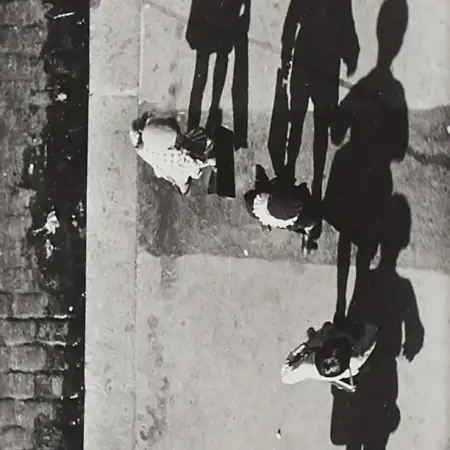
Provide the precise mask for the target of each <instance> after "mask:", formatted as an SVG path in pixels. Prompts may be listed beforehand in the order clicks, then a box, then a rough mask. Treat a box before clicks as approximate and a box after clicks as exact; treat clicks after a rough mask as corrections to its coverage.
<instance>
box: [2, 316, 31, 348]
mask: <svg viewBox="0 0 450 450" xmlns="http://www.w3.org/2000/svg"><path fill="white" fill-rule="evenodd" d="M35 336H36V323H35V322H34V321H31V320H30V321H29V320H26V321H23V320H21V321H17V320H0V340H1V341H2V342H3V343H5V344H6V345H17V344H26V343H30V342H33V341H34V338H35Z"/></svg>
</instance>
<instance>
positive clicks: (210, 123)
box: [206, 53, 228, 133]
mask: <svg viewBox="0 0 450 450" xmlns="http://www.w3.org/2000/svg"><path fill="white" fill-rule="evenodd" d="M227 71H228V53H218V54H217V56H216V63H215V65H214V76H213V88H212V97H211V107H210V108H209V115H208V120H207V122H206V132H207V133H211V132H212V131H213V128H214V125H215V119H216V118H217V115H218V111H219V107H220V100H221V98H222V94H223V88H224V86H225V79H226V77H227Z"/></svg>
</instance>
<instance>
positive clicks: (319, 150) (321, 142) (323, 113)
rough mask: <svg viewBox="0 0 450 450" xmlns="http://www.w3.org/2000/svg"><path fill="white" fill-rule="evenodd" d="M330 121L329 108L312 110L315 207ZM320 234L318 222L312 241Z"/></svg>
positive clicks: (318, 199) (318, 202)
mask: <svg viewBox="0 0 450 450" xmlns="http://www.w3.org/2000/svg"><path fill="white" fill-rule="evenodd" d="M330 120H331V108H328V107H320V106H319V107H315V108H314V143H313V165H314V174H313V181H312V192H311V193H312V199H313V203H314V204H315V205H316V207H318V208H320V205H321V204H322V185H323V173H324V171H325V162H326V158H327V151H328V128H329V126H330ZM321 234H322V221H321V220H320V221H319V222H318V223H317V225H316V226H315V227H314V230H313V231H312V233H311V237H312V238H313V239H318V238H319V237H320V235H321Z"/></svg>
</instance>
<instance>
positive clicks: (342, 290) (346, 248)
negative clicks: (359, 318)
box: [335, 232, 378, 322]
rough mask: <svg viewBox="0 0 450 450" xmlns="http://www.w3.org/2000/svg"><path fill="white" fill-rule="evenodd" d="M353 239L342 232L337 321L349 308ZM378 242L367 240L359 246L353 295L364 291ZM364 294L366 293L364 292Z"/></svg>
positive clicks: (338, 259) (338, 274)
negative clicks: (348, 294)
mask: <svg viewBox="0 0 450 450" xmlns="http://www.w3.org/2000/svg"><path fill="white" fill-rule="evenodd" d="M351 246H352V241H351V239H350V236H349V235H348V234H346V233H345V232H344V233H340V234H339V242H338V254H337V304H336V314H335V322H340V321H342V320H343V319H344V318H345V313H346V309H347V284H348V275H349V271H350V258H351ZM377 248H378V246H377V244H376V242H370V243H369V242H367V243H364V244H360V245H359V246H358V251H357V254H356V277H355V286H354V290H353V297H355V298H357V296H358V295H360V294H361V292H362V293H364V289H365V287H366V283H367V279H368V275H369V272H370V263H371V262H372V259H373V258H374V257H375V254H376V252H377ZM363 295H364V294H363Z"/></svg>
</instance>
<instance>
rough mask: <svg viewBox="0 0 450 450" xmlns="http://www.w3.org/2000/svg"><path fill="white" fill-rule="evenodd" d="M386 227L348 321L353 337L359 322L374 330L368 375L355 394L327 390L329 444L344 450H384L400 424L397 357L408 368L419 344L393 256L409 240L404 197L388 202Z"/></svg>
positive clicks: (410, 301)
mask: <svg viewBox="0 0 450 450" xmlns="http://www.w3.org/2000/svg"><path fill="white" fill-rule="evenodd" d="M386 225H387V226H386V231H385V233H384V235H383V238H382V242H381V261H380V263H379V265H378V267H377V268H376V269H374V270H372V271H370V273H369V275H368V277H367V278H368V279H367V286H366V287H365V289H362V290H361V291H360V295H359V296H355V297H354V298H353V300H352V303H351V305H350V307H349V312H348V316H347V320H348V323H349V326H350V328H351V329H352V331H353V333H354V334H355V335H357V334H358V333H359V332H360V329H361V326H362V324H363V323H364V322H370V323H373V324H375V325H377V327H378V338H377V346H376V348H375V350H374V352H373V353H372V355H371V357H370V358H369V360H368V362H367V367H366V369H367V370H365V371H362V372H360V374H358V376H357V379H356V382H357V386H358V387H357V390H356V392H355V393H354V394H348V393H346V392H343V391H339V390H337V389H335V388H332V394H333V400H334V401H333V412H332V419H331V441H332V443H333V444H335V445H346V449H347V450H384V449H386V446H387V443H388V440H389V436H390V435H391V433H393V432H394V431H395V430H396V429H397V428H398V426H399V423H400V418H401V414H400V410H399V408H398V406H397V397H398V375H397V357H399V356H400V355H401V354H403V356H404V357H405V358H406V359H407V360H408V361H410V362H411V361H412V360H413V359H414V358H415V356H416V355H417V354H418V353H419V351H420V350H421V348H422V346H423V341H424V328H423V325H422V323H421V320H420V317H419V312H418V307H417V301H416V296H415V294H414V289H413V286H412V284H411V282H410V281H409V280H408V279H406V278H403V277H401V276H400V275H399V274H398V273H397V270H396V264H397V259H398V256H399V254H400V252H401V250H403V249H404V248H406V247H407V246H408V244H409V240H410V229H411V212H410V209H409V205H408V202H407V200H406V198H405V197H404V196H402V195H399V194H394V195H393V196H392V198H391V204H390V208H389V222H388V223H386ZM403 328H404V337H403V336H402V331H403ZM402 343H403V346H402Z"/></svg>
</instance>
